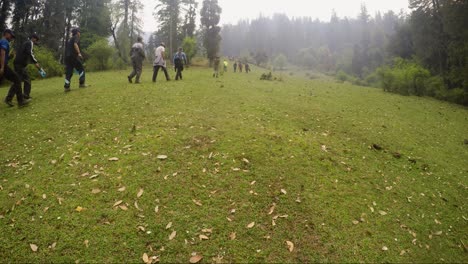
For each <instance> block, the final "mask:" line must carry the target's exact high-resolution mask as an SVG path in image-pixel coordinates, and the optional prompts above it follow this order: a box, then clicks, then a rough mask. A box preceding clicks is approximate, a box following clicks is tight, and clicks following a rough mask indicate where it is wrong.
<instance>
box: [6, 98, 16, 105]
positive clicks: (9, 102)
mask: <svg viewBox="0 0 468 264" xmlns="http://www.w3.org/2000/svg"><path fill="white" fill-rule="evenodd" d="M4 102H5V104H6V105H8V107H13V106H15V105H14V104H13V102H12V101H11V100H8V98H5V100H4Z"/></svg>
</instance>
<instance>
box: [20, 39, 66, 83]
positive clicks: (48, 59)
mask: <svg viewBox="0 0 468 264" xmlns="http://www.w3.org/2000/svg"><path fill="white" fill-rule="evenodd" d="M34 55H35V56H36V59H37V60H38V61H39V63H40V64H41V67H42V68H43V69H44V70H45V71H46V72H47V78H52V77H58V76H62V75H63V74H64V69H63V66H62V65H61V64H60V63H59V62H58V61H57V59H55V57H54V53H53V52H52V51H51V50H48V49H47V48H45V47H38V46H36V47H35V48H34ZM28 71H29V74H30V76H31V78H32V79H42V77H41V75H40V74H39V72H38V70H37V68H36V67H35V66H34V65H28Z"/></svg>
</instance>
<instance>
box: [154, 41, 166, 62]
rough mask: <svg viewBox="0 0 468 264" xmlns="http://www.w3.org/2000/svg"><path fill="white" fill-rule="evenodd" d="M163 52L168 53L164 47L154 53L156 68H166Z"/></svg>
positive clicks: (158, 48)
mask: <svg viewBox="0 0 468 264" xmlns="http://www.w3.org/2000/svg"><path fill="white" fill-rule="evenodd" d="M163 52H166V48H164V47H163V46H159V47H157V48H156V50H155V52H154V55H155V56H154V57H155V59H154V64H153V65H154V66H163V67H166V61H165V60H164V58H163V56H162V54H163Z"/></svg>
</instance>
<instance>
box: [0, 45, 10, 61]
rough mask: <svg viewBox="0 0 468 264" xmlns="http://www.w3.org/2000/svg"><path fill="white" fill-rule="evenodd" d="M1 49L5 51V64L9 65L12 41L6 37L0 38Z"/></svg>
mask: <svg viewBox="0 0 468 264" xmlns="http://www.w3.org/2000/svg"><path fill="white" fill-rule="evenodd" d="M0 50H4V51H5V65H4V66H6V65H8V60H10V42H9V41H8V40H6V39H3V38H2V39H1V40H0Z"/></svg>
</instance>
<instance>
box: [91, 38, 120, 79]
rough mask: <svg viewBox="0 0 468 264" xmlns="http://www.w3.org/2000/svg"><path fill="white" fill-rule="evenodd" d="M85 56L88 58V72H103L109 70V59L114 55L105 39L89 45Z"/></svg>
mask: <svg viewBox="0 0 468 264" xmlns="http://www.w3.org/2000/svg"><path fill="white" fill-rule="evenodd" d="M86 54H87V55H88V56H89V57H90V59H89V60H88V62H87V70H88V71H104V70H108V69H110V68H111V60H110V59H111V57H112V55H113V54H114V49H113V48H112V47H111V46H110V45H109V42H108V41H107V40H106V39H100V40H98V41H96V42H94V43H93V44H91V46H90V47H89V48H88V49H87V50H86Z"/></svg>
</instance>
